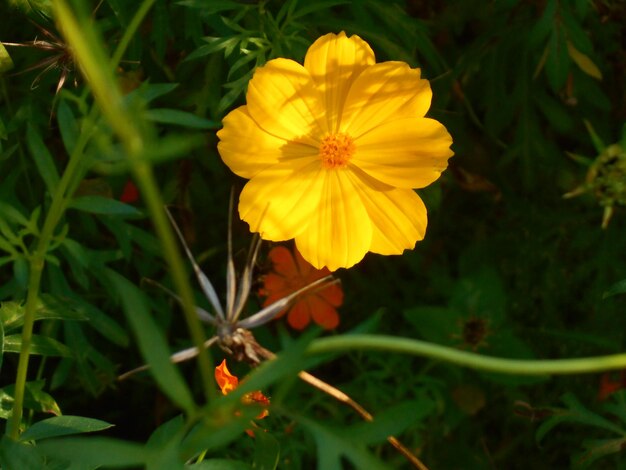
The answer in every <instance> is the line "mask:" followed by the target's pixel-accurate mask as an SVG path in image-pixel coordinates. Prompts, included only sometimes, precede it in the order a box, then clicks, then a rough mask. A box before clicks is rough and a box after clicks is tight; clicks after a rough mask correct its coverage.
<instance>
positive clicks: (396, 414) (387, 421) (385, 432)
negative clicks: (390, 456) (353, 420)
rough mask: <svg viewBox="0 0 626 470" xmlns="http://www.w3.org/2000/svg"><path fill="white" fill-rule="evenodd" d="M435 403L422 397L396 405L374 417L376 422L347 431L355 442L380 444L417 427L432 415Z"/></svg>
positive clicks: (359, 424)
mask: <svg viewBox="0 0 626 470" xmlns="http://www.w3.org/2000/svg"><path fill="white" fill-rule="evenodd" d="M434 405H435V403H434V401H433V400H432V399H430V398H427V397H426V396H425V395H423V396H422V399H421V400H415V401H410V402H409V401H408V402H404V403H400V404H398V405H395V406H393V407H391V408H389V409H387V410H385V411H383V412H378V413H376V414H375V416H374V421H371V422H361V423H358V424H355V425H353V426H350V427H349V428H347V429H346V430H345V433H344V434H345V435H346V436H350V439H351V440H352V441H354V442H359V443H364V444H379V443H381V442H384V441H385V440H386V439H387V437H388V436H397V435H398V434H400V433H402V432H403V431H404V430H406V429H407V428H408V427H410V426H416V425H418V424H419V423H421V422H422V421H423V420H424V419H426V418H427V417H428V416H429V415H431V414H432V413H433V412H434V411H435V410H434Z"/></svg>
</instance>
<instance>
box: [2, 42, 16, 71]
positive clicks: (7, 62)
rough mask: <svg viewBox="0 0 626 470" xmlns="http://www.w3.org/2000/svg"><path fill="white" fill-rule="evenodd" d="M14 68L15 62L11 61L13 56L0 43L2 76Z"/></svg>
mask: <svg viewBox="0 0 626 470" xmlns="http://www.w3.org/2000/svg"><path fill="white" fill-rule="evenodd" d="M12 68H13V61H12V60H11V56H10V55H9V52H8V51H7V50H6V48H5V47H4V45H3V44H2V43H1V42H0V74H3V73H4V72H8V71H9V70H11V69H12Z"/></svg>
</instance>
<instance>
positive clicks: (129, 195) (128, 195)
mask: <svg viewBox="0 0 626 470" xmlns="http://www.w3.org/2000/svg"><path fill="white" fill-rule="evenodd" d="M138 199H139V190H138V189H137V186H135V183H133V182H132V181H131V180H128V181H126V184H125V185H124V189H123V190H122V194H121V196H120V201H122V202H124V203H126V204H130V203H131V202H135V201H137V200H138Z"/></svg>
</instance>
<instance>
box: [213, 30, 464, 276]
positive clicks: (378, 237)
mask: <svg viewBox="0 0 626 470" xmlns="http://www.w3.org/2000/svg"><path fill="white" fill-rule="evenodd" d="M431 98H432V93H431V90H430V85H429V83H428V81H427V80H424V79H421V78H420V70H419V69H411V68H410V67H409V66H408V65H407V64H405V63H404V62H381V63H378V64H377V63H376V60H375V58H374V53H373V52H372V49H371V48H370V47H369V45H368V44H367V43H366V42H365V41H363V40H362V39H361V38H359V37H358V36H351V37H347V36H346V35H345V33H343V32H342V33H340V34H339V35H336V34H327V35H325V36H322V37H321V38H319V39H318V40H317V41H315V42H314V43H313V45H312V46H311V47H310V48H309V50H308V52H307V54H306V57H305V59H304V66H302V65H300V64H298V63H297V62H294V61H293V60H289V59H274V60H270V61H269V62H268V63H267V64H266V65H265V66H263V67H260V68H258V69H257V70H256V71H255V73H254V76H253V77H252V80H250V83H249V85H248V92H247V95H246V101H247V105H246V106H241V107H239V108H237V109H235V110H234V111H232V112H230V113H229V114H228V115H227V116H226V117H225V118H224V127H223V129H221V130H220V131H219V132H218V137H219V139H220V142H219V145H218V150H219V152H220V155H221V156H222V158H223V160H224V162H225V163H226V164H227V165H228V166H229V167H230V169H231V170H232V171H233V172H235V173H236V174H237V175H239V176H241V177H243V178H247V179H250V181H249V182H248V183H247V184H246V185H245V187H244V188H243V191H242V193H241V196H240V199H239V215H240V216H241V218H242V219H243V220H245V221H246V222H247V223H248V224H249V225H250V229H251V230H252V231H253V232H259V233H260V234H261V237H262V238H264V239H266V240H273V241H281V240H288V239H291V238H295V242H296V246H297V248H298V250H299V251H300V253H301V254H302V256H303V257H304V259H306V260H307V261H308V262H309V263H311V264H312V265H313V266H315V267H316V268H318V269H320V268H322V267H324V266H327V267H328V268H329V269H330V270H333V271H334V270H335V269H337V268H340V267H345V268H347V267H350V266H352V265H354V264H356V263H358V262H359V261H360V260H361V259H363V257H364V256H365V254H366V253H367V252H368V251H371V252H374V253H380V254H383V255H391V254H401V253H402V252H403V251H404V250H405V249H411V248H413V247H414V246H415V243H416V242H417V241H418V240H421V239H423V238H424V234H425V231H426V223H427V218H426V207H425V206H424V203H423V202H422V200H421V199H420V198H419V196H417V194H416V193H415V192H414V191H413V189H412V188H423V187H424V186H427V185H429V184H430V183H432V182H433V181H435V180H436V179H437V178H438V177H439V175H440V174H441V172H442V171H443V170H444V169H445V168H446V166H447V160H448V158H450V157H451V156H452V151H451V150H450V144H451V143H452V138H451V137H450V134H448V132H447V131H446V129H445V127H444V126H443V125H442V124H440V123H439V122H437V121H435V120H433V119H428V118H425V117H424V115H425V114H426V112H427V111H428V108H429V107H430V102H431Z"/></svg>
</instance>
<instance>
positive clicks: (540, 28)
mask: <svg viewBox="0 0 626 470" xmlns="http://www.w3.org/2000/svg"><path fill="white" fill-rule="evenodd" d="M557 3H558V2H557V0H548V1H547V2H546V6H545V8H544V10H543V13H542V15H541V18H539V20H537V21H536V22H535V24H534V26H533V27H532V29H531V30H530V33H529V34H528V43H529V45H530V47H531V48H533V49H536V48H538V47H539V46H541V45H542V44H543V43H544V41H545V39H546V38H547V37H548V34H550V31H552V28H553V27H554V15H555V13H556V7H557Z"/></svg>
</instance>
